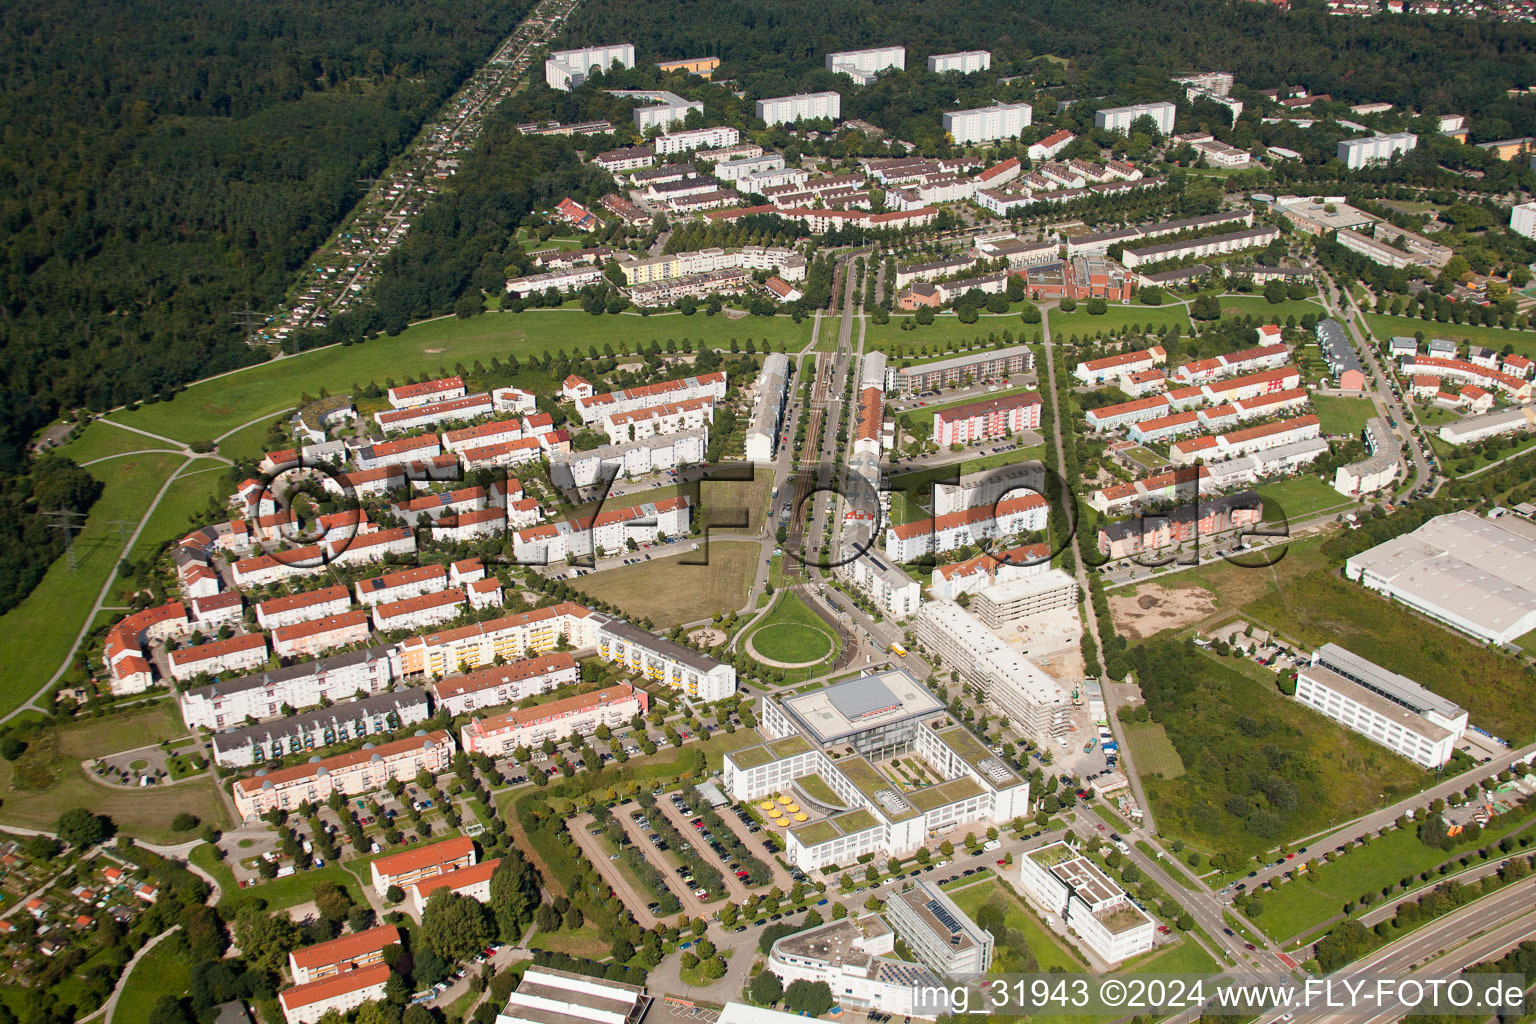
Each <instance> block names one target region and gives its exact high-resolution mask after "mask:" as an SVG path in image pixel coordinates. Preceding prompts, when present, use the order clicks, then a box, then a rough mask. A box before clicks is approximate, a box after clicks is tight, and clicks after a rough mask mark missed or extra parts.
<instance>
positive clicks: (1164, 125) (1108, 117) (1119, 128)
mask: <svg viewBox="0 0 1536 1024" xmlns="http://www.w3.org/2000/svg"><path fill="white" fill-rule="evenodd" d="M1176 113H1178V108H1177V107H1175V106H1174V105H1173V104H1172V103H1169V102H1168V101H1167V100H1163V101H1162V102H1160V103H1133V104H1131V105H1130V106H1128V107H1106V108H1105V109H1103V110H1098V111H1095V112H1094V115H1093V123H1094V124H1095V125H1097V126H1098V127H1100V128H1102V129H1104V130H1105V131H1107V132H1119V133H1120V134H1121V135H1129V134H1130V131H1131V125H1132V124H1135V123H1136V119H1137V118H1138V117H1143V116H1145V117H1150V118H1151V119H1152V120H1153V121H1155V122H1157V130H1158V131H1160V132H1162V133H1163V134H1164V135H1168V134H1171V133H1172V132H1173V117H1174V115H1175V114H1176Z"/></svg>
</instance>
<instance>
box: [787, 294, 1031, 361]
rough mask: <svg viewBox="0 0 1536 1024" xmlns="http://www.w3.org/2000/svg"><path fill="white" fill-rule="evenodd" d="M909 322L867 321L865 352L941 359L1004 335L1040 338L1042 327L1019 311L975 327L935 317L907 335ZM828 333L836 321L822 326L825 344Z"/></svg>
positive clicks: (983, 319)
mask: <svg viewBox="0 0 1536 1024" xmlns="http://www.w3.org/2000/svg"><path fill="white" fill-rule="evenodd" d="M1019 308H1023V307H1022V306H1020V307H1019ZM908 320H910V321H912V323H914V324H917V321H916V319H915V318H913V317H910V316H893V317H891V320H890V323H887V324H877V323H874V322H873V321H868V322H867V325H866V327H865V330H864V347H865V350H866V351H869V350H872V349H878V350H879V351H881V352H884V353H886V354H887V355H889V356H890V357H891V358H892V359H902V358H910V359H918V360H920V359H922V358H923V357H924V356H930V357H931V356H937V355H942V354H943V353H944V352H945V351H946V350H949V349H954V348H961V347H965V346H968V345H970V344H972V343H974V342H976V341H977V340H978V339H979V340H980V341H981V342H983V343H985V342H986V341H987V339H988V338H989V337H993V336H996V337H997V338H999V339H1000V338H1002V336H1003V332H1004V331H1011V332H1012V333H1013V336H1014V338H1015V339H1016V340H1017V339H1023V338H1027V337H1028V336H1029V335H1030V334H1038V333H1039V331H1040V325H1039V324H1026V323H1024V321H1022V320H1020V319H1019V314H1018V312H1017V311H1014V312H1009V313H982V314H981V315H980V316H979V317H977V320H976V322H975V323H973V324H963V323H961V322H960V318H959V317H957V316H955V314H953V313H938V314H935V316H934V318H933V323H931V324H929V325H927V326H926V327H925V326H922V325H921V324H917V326H914V327H913V328H912V329H911V330H907V331H904V330H902V329H901V325H902V323H903V322H904V321H908ZM806 322H807V323H809V322H810V321H806ZM829 332H830V333H831V335H832V337H834V338H835V337H836V335H837V324H836V322H835V321H830V320H829V321H827V322H826V323H824V324H822V329H821V334H822V339H823V340H825V339H826V338H827V336H828V333H829ZM925 350H926V351H925ZM822 351H826V352H830V351H832V349H831V348H825V349H822ZM893 365H895V364H893Z"/></svg>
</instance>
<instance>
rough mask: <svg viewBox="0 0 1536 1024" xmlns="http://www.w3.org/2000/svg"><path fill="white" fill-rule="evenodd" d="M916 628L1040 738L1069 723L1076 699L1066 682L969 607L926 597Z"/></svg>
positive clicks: (988, 696)
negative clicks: (1065, 687)
mask: <svg viewBox="0 0 1536 1024" xmlns="http://www.w3.org/2000/svg"><path fill="white" fill-rule="evenodd" d="M912 629H913V632H914V633H916V635H917V638H918V640H920V641H921V642H922V643H923V645H924V646H925V647H927V648H928V650H929V652H930V653H932V654H935V655H937V656H938V657H939V658H940V659H942V660H943V661H944V662H945V663H946V664H947V665H948V666H949V667H950V668H951V669H953V670H955V671H957V672H959V673H960V675H961V677H962V678H964V679H965V680H966V681H968V682H970V683H972V684H973V685H974V686H976V688H977V689H978V690H980V691H981V694H982V696H983V697H984V698H986V699H987V700H990V701H991V702H992V703H993V704H996V705H997V706H998V707H999V708H1001V709H1002V710H1003V712H1004V714H1006V715H1007V716H1008V717H1009V719H1011V720H1012V721H1013V723H1014V724H1015V725H1016V726H1018V727H1019V728H1020V729H1022V730H1024V731H1025V732H1026V733H1028V734H1029V735H1030V736H1031V737H1032V738H1034V739H1035V740H1036V741H1037V742H1040V743H1045V742H1047V741H1048V740H1049V738H1050V737H1052V736H1060V735H1062V734H1064V733H1065V732H1067V730H1068V729H1069V728H1070V726H1071V721H1070V718H1071V702H1070V701H1069V700H1068V699H1067V695H1066V693H1065V692H1064V691H1063V690H1062V687H1061V684H1060V683H1058V682H1057V681H1056V680H1055V679H1053V678H1052V677H1051V676H1049V675H1046V674H1045V673H1044V672H1042V671H1041V670H1040V668H1039V667H1038V666H1036V665H1035V663H1034V662H1032V661H1030V660H1029V659H1028V658H1026V657H1024V656H1023V655H1022V654H1020V653H1019V652H1018V651H1016V650H1014V649H1013V648H1012V647H1010V646H1008V644H1006V643H1004V642H1003V641H1002V640H1001V639H1000V638H999V637H998V636H997V634H995V633H993V632H992V631H991V630H989V629H987V627H986V626H984V625H983V624H982V622H981V620H980V619H978V618H977V617H976V616H974V615H972V614H971V613H970V612H969V611H967V610H966V609H964V608H961V607H960V606H959V605H958V604H951V603H950V602H948V601H928V602H925V603H924V604H923V607H922V610H921V611H919V612H918V614H917V619H916V620H915V622H914V624H913V627H912Z"/></svg>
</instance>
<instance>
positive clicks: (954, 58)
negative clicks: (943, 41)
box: [928, 50, 992, 75]
mask: <svg viewBox="0 0 1536 1024" xmlns="http://www.w3.org/2000/svg"><path fill="white" fill-rule="evenodd" d="M991 67H992V54H991V52H990V51H988V50H964V51H961V52H960V53H936V54H934V55H933V56H931V57H929V58H928V70H929V71H931V72H933V73H934V74H936V75H942V74H944V73H945V72H948V71H958V72H960V73H961V74H962V75H968V74H970V73H971V72H973V71H986V70H988V69H989V68H991Z"/></svg>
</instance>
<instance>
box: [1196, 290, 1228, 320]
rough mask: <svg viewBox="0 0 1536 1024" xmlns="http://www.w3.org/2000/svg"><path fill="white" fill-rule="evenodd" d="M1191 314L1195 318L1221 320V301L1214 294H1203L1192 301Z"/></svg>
mask: <svg viewBox="0 0 1536 1024" xmlns="http://www.w3.org/2000/svg"><path fill="white" fill-rule="evenodd" d="M1189 315H1190V316H1191V317H1192V318H1193V319H1195V320H1220V319H1221V302H1220V300H1218V299H1217V298H1216V296H1214V295H1202V296H1200V297H1199V298H1197V299H1195V301H1194V302H1192V303H1190V306H1189Z"/></svg>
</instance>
